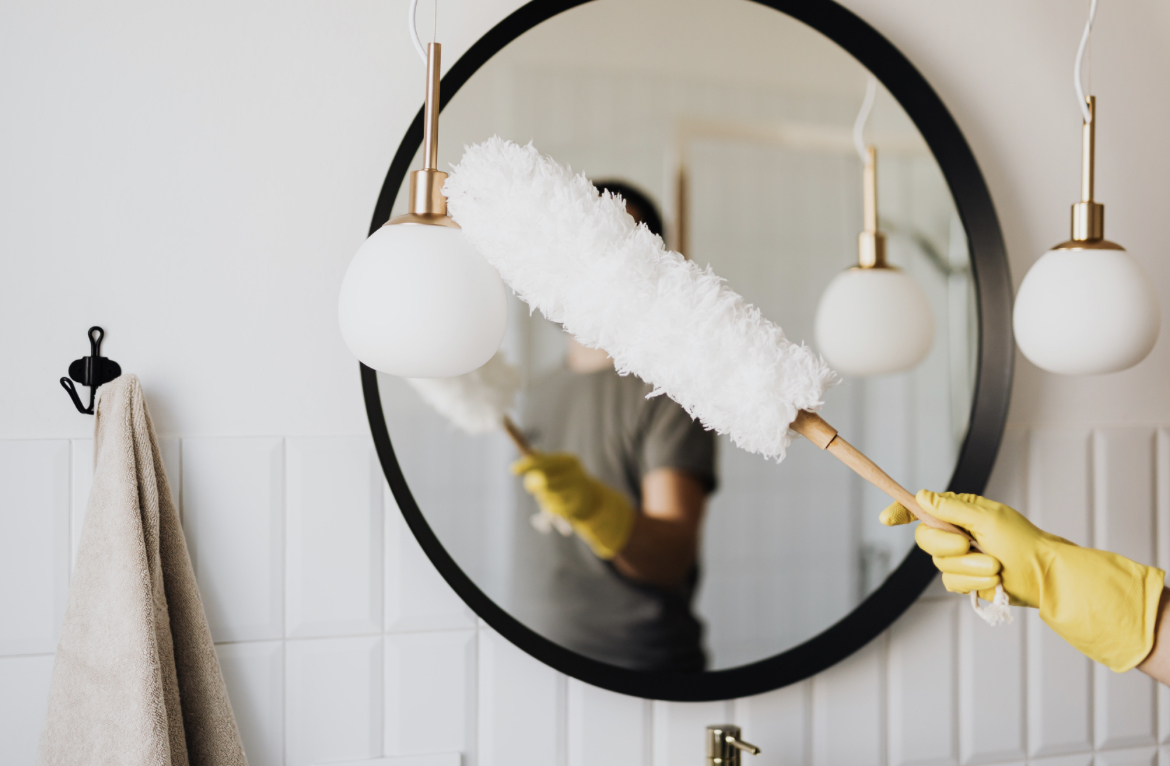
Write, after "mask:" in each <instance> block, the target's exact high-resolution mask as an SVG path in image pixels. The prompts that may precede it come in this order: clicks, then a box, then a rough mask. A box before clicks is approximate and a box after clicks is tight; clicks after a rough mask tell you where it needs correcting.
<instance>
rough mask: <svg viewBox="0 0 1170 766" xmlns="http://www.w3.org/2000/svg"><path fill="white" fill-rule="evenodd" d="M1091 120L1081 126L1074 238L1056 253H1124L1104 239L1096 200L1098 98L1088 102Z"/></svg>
mask: <svg viewBox="0 0 1170 766" xmlns="http://www.w3.org/2000/svg"><path fill="white" fill-rule="evenodd" d="M1085 100H1086V101H1087V102H1088V104H1089V120H1088V121H1087V122H1084V123H1083V124H1082V126H1081V201H1080V202H1077V203H1076V204H1074V205H1073V206H1072V239H1070V240H1068V241H1067V242H1061V243H1060V244H1059V245H1057V246H1056V247H1054V248H1052V249H1053V250H1124V249H1125V248H1124V247H1122V246H1121V245H1119V244H1117V243H1116V242H1110V241H1109V240H1107V239H1105V206H1104V205H1102V204H1101V203H1100V202H1094V201H1093V169H1094V168H1093V166H1094V163H1095V160H1096V142H1097V97H1096V96H1089V97H1088V98H1086V99H1085Z"/></svg>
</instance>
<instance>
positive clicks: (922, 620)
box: [888, 598, 963, 766]
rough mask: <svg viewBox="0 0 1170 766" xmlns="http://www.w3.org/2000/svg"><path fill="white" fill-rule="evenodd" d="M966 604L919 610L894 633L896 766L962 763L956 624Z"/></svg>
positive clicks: (892, 738) (893, 756) (892, 733)
mask: <svg viewBox="0 0 1170 766" xmlns="http://www.w3.org/2000/svg"><path fill="white" fill-rule="evenodd" d="M962 603H963V602H962V600H960V599H956V598H952V599H949V600H946V601H936V602H923V603H920V604H915V605H914V606H912V607H910V609H909V610H908V611H907V612H906V614H904V615H902V617H901V619H899V620H898V621H897V622H896V623H894V626H893V627H892V628H891V629H890V653H889V669H888V679H889V680H888V685H889V702H888V705H889V746H890V759H889V763H890V764H891V766H910V764H924V763H930V764H957V763H958V760H959V752H958V751H959V747H958V731H957V729H958V726H957V722H958V715H957V713H958V711H957V710H956V708H955V701H956V696H957V695H956V693H955V692H956V689H955V681H956V676H957V673H956V672H955V666H956V664H957V663H956V660H957V646H956V644H957V640H956V639H957V625H956V623H957V619H958V607H959V605H960V604H962Z"/></svg>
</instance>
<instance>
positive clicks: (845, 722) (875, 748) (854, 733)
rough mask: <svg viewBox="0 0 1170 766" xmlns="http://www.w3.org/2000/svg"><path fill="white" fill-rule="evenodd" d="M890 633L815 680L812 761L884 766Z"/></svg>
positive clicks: (830, 765) (835, 765)
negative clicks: (887, 664)
mask: <svg viewBox="0 0 1170 766" xmlns="http://www.w3.org/2000/svg"><path fill="white" fill-rule="evenodd" d="M887 641H888V634H887V633H883V634H882V635H880V636H878V637H877V638H875V639H874V640H873V641H871V642H870V643H869V644H868V645H867V646H865V647H864V648H862V649H860V650H858V651H857V652H856V653H854V654H853V655H852V656H851V657H848V658H846V659H844V660H842V661H841V662H839V663H837V664H836V665H834V666H833V667H831V668H829V669H828V670H826V671H824V672H823V673H820V674H819V675H817V676H814V677H813V679H812V682H813V694H812V697H813V703H812V762H813V763H814V764H815V765H816V766H838V765H839V764H850V766H885V763H886V758H885V750H886V707H885V702H886V667H885V658H886V651H887Z"/></svg>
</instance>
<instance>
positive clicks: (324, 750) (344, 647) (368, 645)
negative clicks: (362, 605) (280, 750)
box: [284, 636, 383, 766]
mask: <svg viewBox="0 0 1170 766" xmlns="http://www.w3.org/2000/svg"><path fill="white" fill-rule="evenodd" d="M285 656H286V660H285V663H286V665H285V667H286V671H285V672H286V675H285V722H284V741H285V746H284V758H285V763H286V764H287V765H288V766H308V765H309V764H316V763H328V762H330V761H347V760H348V761H353V760H361V759H364V758H375V757H378V756H380V755H382V727H383V721H382V639H381V637H380V636H358V637H352V638H329V639H306V640H293V641H288V642H286V644H285Z"/></svg>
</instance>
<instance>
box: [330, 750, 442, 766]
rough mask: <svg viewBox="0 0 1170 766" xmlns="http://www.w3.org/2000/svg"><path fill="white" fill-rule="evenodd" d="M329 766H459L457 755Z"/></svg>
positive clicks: (405, 756)
mask: <svg viewBox="0 0 1170 766" xmlns="http://www.w3.org/2000/svg"><path fill="white" fill-rule="evenodd" d="M330 766H461V758H460V755H459V753H432V754H429V755H398V756H391V757H388V758H365V759H363V760H360V761H337V762H334V763H332V764H330Z"/></svg>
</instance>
